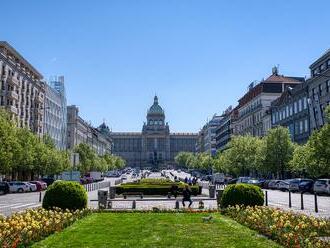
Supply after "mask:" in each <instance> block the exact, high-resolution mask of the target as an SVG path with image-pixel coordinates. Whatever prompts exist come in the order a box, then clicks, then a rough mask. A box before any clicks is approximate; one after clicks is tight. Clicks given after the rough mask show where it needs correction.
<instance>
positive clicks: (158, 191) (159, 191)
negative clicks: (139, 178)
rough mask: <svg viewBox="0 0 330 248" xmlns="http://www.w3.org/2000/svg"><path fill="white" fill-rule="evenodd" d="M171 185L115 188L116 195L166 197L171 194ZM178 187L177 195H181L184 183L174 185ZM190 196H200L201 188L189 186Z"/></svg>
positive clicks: (125, 185)
mask: <svg viewBox="0 0 330 248" xmlns="http://www.w3.org/2000/svg"><path fill="white" fill-rule="evenodd" d="M173 184H174V183H173V182H172V183H171V184H158V185H157V184H144V183H140V184H138V183H133V184H132V183H127V184H122V185H120V186H117V187H116V194H118V195H120V194H123V193H128V192H141V193H142V194H144V195H167V194H168V192H171V187H172V185H173ZM175 184H177V185H178V187H179V190H178V194H182V191H183V188H184V186H185V184H184V183H175ZM190 189H191V194H192V195H198V194H201V187H200V186H199V185H194V186H190Z"/></svg>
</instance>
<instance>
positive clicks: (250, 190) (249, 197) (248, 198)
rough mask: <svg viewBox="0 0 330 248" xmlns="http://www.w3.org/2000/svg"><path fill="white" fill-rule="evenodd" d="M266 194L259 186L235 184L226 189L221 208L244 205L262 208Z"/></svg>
mask: <svg viewBox="0 0 330 248" xmlns="http://www.w3.org/2000/svg"><path fill="white" fill-rule="evenodd" d="M263 204H264V193H263V192H262V190H261V189H260V188H259V187H258V186H254V185H249V184H233V185H229V186H228V187H226V189H225V190H224V192H223V195H222V198H221V207H223V208H226V207H228V206H235V205H244V206H262V205H263Z"/></svg>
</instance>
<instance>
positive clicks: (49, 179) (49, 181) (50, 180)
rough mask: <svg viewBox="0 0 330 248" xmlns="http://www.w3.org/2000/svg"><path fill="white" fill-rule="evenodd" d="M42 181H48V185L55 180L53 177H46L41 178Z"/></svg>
mask: <svg viewBox="0 0 330 248" xmlns="http://www.w3.org/2000/svg"><path fill="white" fill-rule="evenodd" d="M41 181H43V182H45V183H47V186H49V185H51V184H52V183H53V182H54V181H55V180H54V178H51V177H44V178H42V179H41Z"/></svg>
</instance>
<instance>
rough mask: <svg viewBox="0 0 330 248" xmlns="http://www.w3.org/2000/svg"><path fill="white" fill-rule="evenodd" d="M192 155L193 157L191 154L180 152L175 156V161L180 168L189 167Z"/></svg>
mask: <svg viewBox="0 0 330 248" xmlns="http://www.w3.org/2000/svg"><path fill="white" fill-rule="evenodd" d="M191 155H192V153H190V152H179V153H178V154H177V155H176V156H175V158H174V160H175V162H176V163H177V164H178V165H179V166H183V167H185V166H187V161H188V159H189V158H190V156H191Z"/></svg>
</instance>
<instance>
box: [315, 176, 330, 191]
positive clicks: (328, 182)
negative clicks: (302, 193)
mask: <svg viewBox="0 0 330 248" xmlns="http://www.w3.org/2000/svg"><path fill="white" fill-rule="evenodd" d="M314 192H315V193H326V194H330V179H318V180H316V181H315V183H314Z"/></svg>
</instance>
